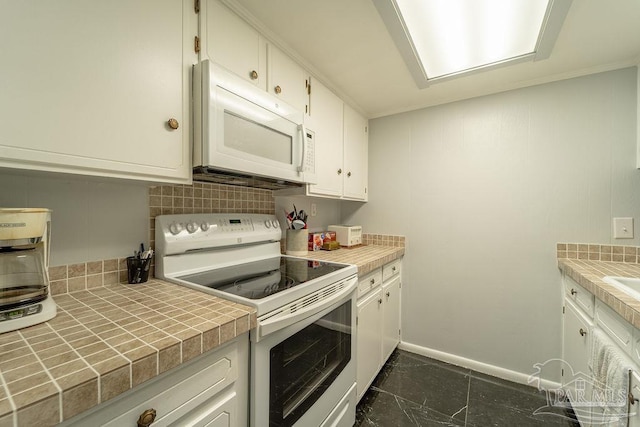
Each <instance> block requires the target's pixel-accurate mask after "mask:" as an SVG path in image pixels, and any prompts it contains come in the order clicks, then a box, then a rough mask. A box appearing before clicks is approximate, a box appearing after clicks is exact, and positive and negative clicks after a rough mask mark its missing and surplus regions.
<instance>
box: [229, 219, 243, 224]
mask: <svg viewBox="0 0 640 427" xmlns="http://www.w3.org/2000/svg"><path fill="white" fill-rule="evenodd" d="M229 224H242V220H241V219H230V220H229Z"/></svg>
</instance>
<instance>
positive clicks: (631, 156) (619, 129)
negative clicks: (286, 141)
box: [342, 67, 640, 380]
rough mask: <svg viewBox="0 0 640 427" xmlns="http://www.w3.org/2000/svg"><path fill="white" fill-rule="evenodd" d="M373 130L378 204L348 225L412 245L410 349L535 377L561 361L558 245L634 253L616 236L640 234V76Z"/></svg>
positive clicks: (451, 110) (357, 207)
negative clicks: (627, 231) (632, 228)
mask: <svg viewBox="0 0 640 427" xmlns="http://www.w3.org/2000/svg"><path fill="white" fill-rule="evenodd" d="M426 90H428V89H426ZM370 129H371V132H370V140H369V171H370V172H369V174H370V175H369V187H370V201H369V203H367V204H364V205H361V204H353V203H344V204H343V205H342V220H343V221H344V222H351V223H361V224H363V226H364V227H365V229H367V230H371V231H373V232H377V233H389V234H404V235H406V236H407V241H408V244H407V252H406V257H405V270H404V281H403V282H404V285H403V290H402V291H403V294H402V298H403V311H402V331H403V332H402V334H403V341H406V342H408V343H411V344H414V345H418V346H421V347H426V348H429V349H435V350H439V351H442V352H446V353H450V354H453V355H456V356H461V357H465V358H468V359H472V360H475V361H478V362H483V363H487V364H490V365H495V366H499V367H501V368H506V369H509V370H513V371H516V372H520V373H525V374H526V373H532V372H533V364H534V363H536V362H544V361H546V360H547V359H550V358H554V357H560V355H561V290H560V273H559V271H558V269H557V267H556V262H555V256H556V255H555V244H556V242H589V243H615V244H623V245H638V241H639V239H638V236H640V230H638V229H637V230H636V233H635V236H636V238H635V239H633V240H614V239H613V238H612V232H611V228H612V225H611V224H612V218H613V217H617V216H630V217H634V219H635V224H636V227H638V226H640V222H639V221H638V220H639V218H640V171H638V170H637V169H636V156H635V153H636V69H635V67H634V68H629V69H625V70H619V71H614V72H609V73H603V74H598V75H592V76H587V77H582V78H577V79H572V80H566V81H561V82H556V83H552V84H546V85H541V86H536V87H530V88H526V89H521V90H515V91H510V92H506V93H501V94H496V95H492V96H486V97H482V98H477V99H472V100H467V101H461V102H456V103H452V104H448V105H443V106H438V107H433V108H428V109H423V110H419V111H414V112H410V113H405V114H401V115H395V116H390V117H385V118H380V119H376V120H372V121H371V122H370ZM549 379H551V380H559V378H549Z"/></svg>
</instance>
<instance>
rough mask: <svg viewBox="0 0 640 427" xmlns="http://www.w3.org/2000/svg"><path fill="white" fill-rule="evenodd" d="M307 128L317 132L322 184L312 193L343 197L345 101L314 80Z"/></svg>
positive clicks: (311, 189) (313, 187) (317, 156)
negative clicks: (343, 108) (343, 102)
mask: <svg viewBox="0 0 640 427" xmlns="http://www.w3.org/2000/svg"><path fill="white" fill-rule="evenodd" d="M309 103H310V105H309V116H308V117H307V118H306V121H305V126H306V127H307V128H308V129H310V130H312V131H314V132H315V133H316V145H315V152H316V174H317V180H318V183H317V184H314V185H310V186H309V194H313V195H323V196H337V197H340V196H342V175H343V168H342V156H343V154H342V138H343V135H342V129H343V118H342V107H343V104H342V100H341V99H340V98H338V97H337V96H336V95H334V94H333V92H331V91H330V90H329V89H327V88H326V87H325V86H323V85H322V84H320V83H318V82H317V81H315V80H313V81H312V83H311V95H310V100H309Z"/></svg>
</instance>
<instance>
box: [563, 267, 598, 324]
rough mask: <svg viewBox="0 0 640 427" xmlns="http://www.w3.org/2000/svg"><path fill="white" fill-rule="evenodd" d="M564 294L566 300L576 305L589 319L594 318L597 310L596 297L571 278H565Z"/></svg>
mask: <svg viewBox="0 0 640 427" xmlns="http://www.w3.org/2000/svg"><path fill="white" fill-rule="evenodd" d="M563 281H564V292H565V295H566V298H567V299H568V300H570V301H572V302H573V303H575V304H576V305H577V306H578V307H580V309H581V310H583V311H584V312H585V313H586V314H587V315H588V316H589V317H593V315H594V310H595V297H594V296H593V294H592V293H591V292H589V291H587V290H586V289H585V288H583V287H582V286H580V285H579V284H577V283H576V282H575V280H573V279H572V278H571V277H569V276H566V275H565V276H564V280H563Z"/></svg>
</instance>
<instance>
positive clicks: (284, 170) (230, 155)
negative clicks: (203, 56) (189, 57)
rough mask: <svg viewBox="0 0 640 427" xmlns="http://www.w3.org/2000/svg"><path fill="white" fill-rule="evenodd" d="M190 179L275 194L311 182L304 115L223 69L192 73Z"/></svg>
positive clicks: (311, 150)
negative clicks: (192, 171) (254, 188)
mask: <svg viewBox="0 0 640 427" xmlns="http://www.w3.org/2000/svg"><path fill="white" fill-rule="evenodd" d="M193 88H194V90H193V97H194V150H193V165H194V179H195V180H204V181H213V182H222V183H225V184H237V185H252V186H259V187H263V188H271V189H280V188H286V187H287V186H292V185H293V186H302V185H303V184H315V183H316V170H315V146H314V144H315V143H314V133H313V132H311V131H309V130H307V129H305V127H304V124H303V117H304V114H303V112H302V111H298V110H296V109H295V108H294V107H292V106H290V105H288V104H286V103H284V102H283V101H281V100H280V99H278V98H276V97H275V96H273V95H271V94H269V93H267V92H266V91H262V90H260V89H259V88H257V87H255V86H254V85H252V84H251V83H250V82H248V81H245V80H244V79H242V78H240V77H238V76H236V75H234V74H233V73H230V72H229V71H227V70H225V69H224V68H222V67H220V66H218V65H217V64H214V63H212V62H210V61H209V60H204V61H202V62H200V63H198V64H196V65H195V66H194V68H193Z"/></svg>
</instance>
